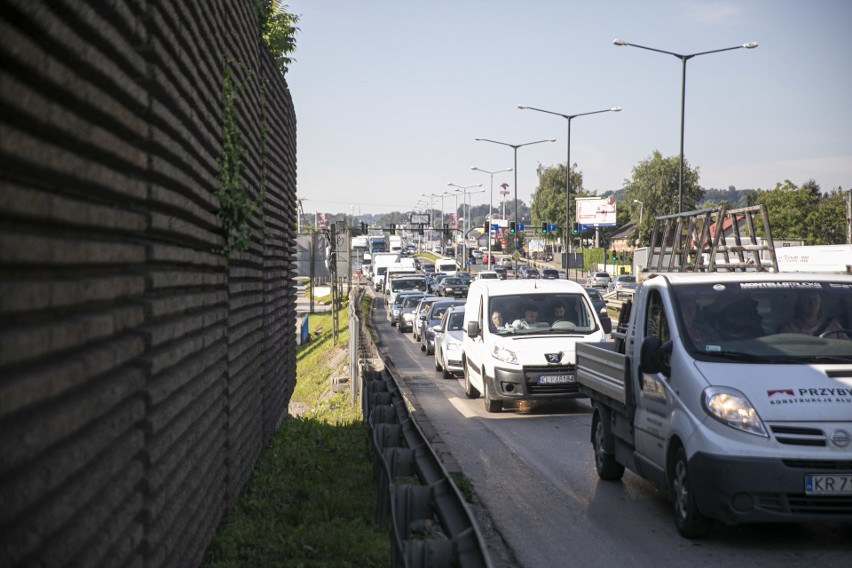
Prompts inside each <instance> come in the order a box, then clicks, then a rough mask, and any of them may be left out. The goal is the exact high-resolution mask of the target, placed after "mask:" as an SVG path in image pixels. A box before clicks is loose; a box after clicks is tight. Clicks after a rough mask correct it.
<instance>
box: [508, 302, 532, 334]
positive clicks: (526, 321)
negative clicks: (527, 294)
mask: <svg viewBox="0 0 852 568" xmlns="http://www.w3.org/2000/svg"><path fill="white" fill-rule="evenodd" d="M537 320H538V308H536V307H535V305H534V304H529V305H528V306H526V307H525V308H524V317H523V319H516V320H515V321H513V322H512V327H514V328H515V329H526V328H528V327H532V326H533V325H535V323H536V321H537Z"/></svg>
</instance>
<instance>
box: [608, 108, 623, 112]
mask: <svg viewBox="0 0 852 568" xmlns="http://www.w3.org/2000/svg"><path fill="white" fill-rule="evenodd" d="M609 110H611V111H612V112H621V107H612V108H611V109H609Z"/></svg>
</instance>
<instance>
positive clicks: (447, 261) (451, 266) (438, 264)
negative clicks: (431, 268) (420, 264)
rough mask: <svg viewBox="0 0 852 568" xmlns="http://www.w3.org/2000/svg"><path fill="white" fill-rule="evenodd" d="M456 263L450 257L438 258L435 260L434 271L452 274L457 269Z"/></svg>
mask: <svg viewBox="0 0 852 568" xmlns="http://www.w3.org/2000/svg"><path fill="white" fill-rule="evenodd" d="M458 269H459V268H458V265H457V264H456V261H455V260H454V259H452V258H447V257H444V258H439V259H438V260H436V261H435V272H446V273H447V274H452V273H454V272H457V271H458Z"/></svg>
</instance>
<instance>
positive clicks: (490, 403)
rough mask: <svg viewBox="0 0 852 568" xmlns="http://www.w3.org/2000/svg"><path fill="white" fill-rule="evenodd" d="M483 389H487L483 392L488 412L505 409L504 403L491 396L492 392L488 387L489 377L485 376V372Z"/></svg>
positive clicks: (483, 374)
mask: <svg viewBox="0 0 852 568" xmlns="http://www.w3.org/2000/svg"><path fill="white" fill-rule="evenodd" d="M482 389H483V390H484V391H485V392H483V393H482V395H483V400H484V401H485V410H486V411H487V412H500V411H501V410H503V403H502V402H501V401H499V400H494V399H492V398H491V392H490V389H489V388H488V377H486V376H485V373H482Z"/></svg>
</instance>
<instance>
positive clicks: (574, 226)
mask: <svg viewBox="0 0 852 568" xmlns="http://www.w3.org/2000/svg"><path fill="white" fill-rule="evenodd" d="M571 233H572V234H574V235H579V234H580V223H571Z"/></svg>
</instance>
